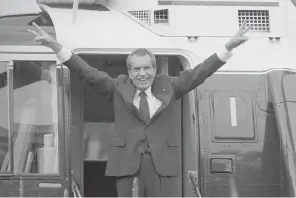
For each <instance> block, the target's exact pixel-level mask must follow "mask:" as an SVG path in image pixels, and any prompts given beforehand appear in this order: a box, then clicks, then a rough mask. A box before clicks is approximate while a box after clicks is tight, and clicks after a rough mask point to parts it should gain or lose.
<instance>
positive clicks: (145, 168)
mask: <svg viewBox="0 0 296 198" xmlns="http://www.w3.org/2000/svg"><path fill="white" fill-rule="evenodd" d="M135 177H137V178H138V186H139V191H138V192H139V194H138V196H139V197H175V196H177V195H178V193H177V192H176V190H177V189H179V188H177V186H176V185H177V184H178V183H177V177H162V176H160V175H158V173H157V172H156V170H155V167H154V164H153V161H152V156H151V154H147V153H145V154H142V155H141V165H140V168H139V171H138V172H137V173H136V174H135V175H132V176H125V177H118V178H117V179H116V188H117V194H118V197H132V195H133V192H132V188H133V181H134V178H135Z"/></svg>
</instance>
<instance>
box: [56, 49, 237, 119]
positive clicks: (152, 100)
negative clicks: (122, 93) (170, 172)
mask: <svg viewBox="0 0 296 198" xmlns="http://www.w3.org/2000/svg"><path fill="white" fill-rule="evenodd" d="M71 56H72V52H71V51H70V50H67V49H66V48H63V49H62V50H61V51H60V52H59V53H58V55H57V57H58V59H59V60H60V62H61V63H64V62H66V61H67V60H69V59H70V58H71ZM217 56H218V58H219V59H220V60H221V61H223V62H226V61H227V60H228V59H229V58H230V57H231V56H232V53H231V52H229V51H227V50H226V49H224V50H222V51H221V52H217ZM145 92H146V94H147V98H146V99H147V101H148V105H149V112H150V118H151V117H152V116H153V115H154V113H155V112H156V111H157V109H158V108H159V107H160V106H161V105H162V102H161V101H160V100H158V99H157V98H156V97H155V96H154V95H153V94H152V92H151V87H149V88H148V89H147V90H146V91H145ZM139 93H140V91H139V90H137V91H136V94H135V96H134V100H133V103H134V105H135V106H136V107H137V108H138V109H139V106H140V99H141V97H140V96H139Z"/></svg>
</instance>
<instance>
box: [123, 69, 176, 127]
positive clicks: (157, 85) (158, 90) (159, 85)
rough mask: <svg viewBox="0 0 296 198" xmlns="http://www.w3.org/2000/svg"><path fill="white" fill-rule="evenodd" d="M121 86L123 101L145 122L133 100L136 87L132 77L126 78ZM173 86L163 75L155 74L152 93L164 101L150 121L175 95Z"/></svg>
mask: <svg viewBox="0 0 296 198" xmlns="http://www.w3.org/2000/svg"><path fill="white" fill-rule="evenodd" d="M120 87H121V94H122V97H123V101H124V102H125V104H126V105H127V107H128V109H130V110H131V112H132V113H133V114H134V115H135V116H136V117H137V118H138V119H140V120H141V121H142V122H144V123H146V124H147V122H145V119H144V117H143V116H142V115H141V114H140V112H139V110H138V109H137V107H135V105H134V103H133V100H134V97H135V93H136V88H135V86H134V85H133V83H132V80H131V79H129V78H128V79H126V81H125V82H124V83H122V84H121V85H120ZM172 89H173V88H172V86H170V84H169V82H168V81H166V80H163V78H162V77H161V76H158V75H157V76H155V78H154V82H153V84H152V87H151V92H152V94H153V95H154V96H155V97H156V98H157V99H158V100H160V101H161V102H162V105H161V106H160V107H159V108H158V109H157V111H156V112H155V113H154V115H153V116H152V117H151V119H150V121H149V122H148V123H150V122H151V121H152V120H153V119H155V117H156V116H157V115H158V114H159V113H160V112H161V111H163V110H164V109H165V108H166V107H167V106H168V105H169V104H170V101H171V99H172V96H173V92H174V91H173V90H172Z"/></svg>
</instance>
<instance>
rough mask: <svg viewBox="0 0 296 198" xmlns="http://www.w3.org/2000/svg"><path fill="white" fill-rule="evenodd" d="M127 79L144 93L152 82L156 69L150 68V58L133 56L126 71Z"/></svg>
mask: <svg viewBox="0 0 296 198" xmlns="http://www.w3.org/2000/svg"><path fill="white" fill-rule="evenodd" d="M128 74H129V77H130V78H131V79H132V81H133V83H134V85H135V86H136V88H137V89H139V90H141V91H145V90H146V89H148V88H149V87H150V86H151V85H152V83H153V80H154V76H155V74H156V68H154V67H153V66H152V60H151V58H150V56H148V55H145V56H137V55H134V56H132V57H131V59H130V68H129V70H128Z"/></svg>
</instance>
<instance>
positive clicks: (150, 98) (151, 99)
mask: <svg viewBox="0 0 296 198" xmlns="http://www.w3.org/2000/svg"><path fill="white" fill-rule="evenodd" d="M140 92H141V91H140V90H138V89H137V91H136V93H135V97H134V101H133V103H134V105H135V106H136V107H137V108H138V109H139V107H140V100H141V96H140V95H139V93H140ZM145 93H146V94H147V97H146V99H147V102H148V106H149V112H150V118H151V117H152V116H153V115H154V114H155V112H156V111H157V109H158V108H159V107H160V106H161V105H162V102H161V101H160V100H158V99H157V98H156V97H155V96H154V95H153V94H152V92H151V86H150V87H149V88H148V89H147V90H146V91H145Z"/></svg>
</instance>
